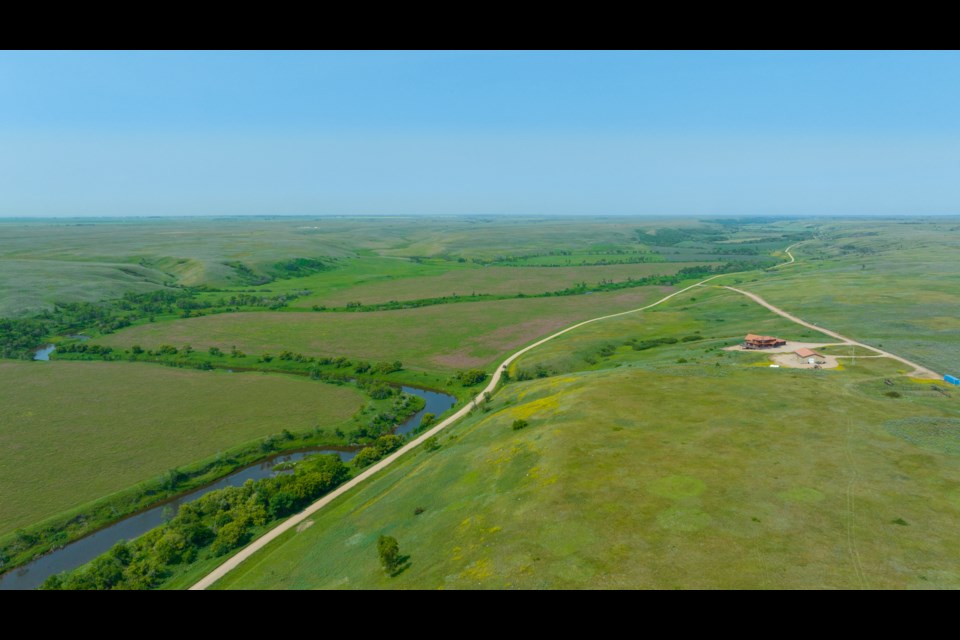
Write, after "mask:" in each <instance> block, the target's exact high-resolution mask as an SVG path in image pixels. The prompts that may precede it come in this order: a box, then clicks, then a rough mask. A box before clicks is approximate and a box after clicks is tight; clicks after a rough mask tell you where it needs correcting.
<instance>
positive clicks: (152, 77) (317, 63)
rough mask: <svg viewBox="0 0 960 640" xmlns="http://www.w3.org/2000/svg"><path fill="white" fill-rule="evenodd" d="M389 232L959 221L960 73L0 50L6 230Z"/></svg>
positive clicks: (518, 58)
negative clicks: (270, 226) (235, 225)
mask: <svg viewBox="0 0 960 640" xmlns="http://www.w3.org/2000/svg"><path fill="white" fill-rule="evenodd" d="M384 213H387V214H390V213H396V214H415V213H427V214H437V213H483V214H498V213H499V214H526V213H536V214H669V215H672V214H691V215H725V214H734V215H748V214H936V213H960V54H958V53H952V52H947V53H922V52H917V53H819V52H818V53H736V52H734V53H589V52H587V53H579V52H577V53H549V52H546V53H510V52H505V53H269V52H268V53H190V52H182V53H181V52H178V53H71V52H57V53H36V52H28V53H18V52H0V216H21V215H27V216H44V215H57V216H72V215H84V216H86V215H163V214H170V215H224V214H384Z"/></svg>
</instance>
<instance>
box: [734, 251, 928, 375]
mask: <svg viewBox="0 0 960 640" xmlns="http://www.w3.org/2000/svg"><path fill="white" fill-rule="evenodd" d="M791 257H792V256H791ZM724 289H730V290H731V291H736V292H737V293H742V294H743V295H745V296H747V297H748V298H750V299H751V300H753V301H754V302H756V303H757V304H759V305H762V306H764V307H766V308H767V309H769V310H770V311H773V312H774V313H776V314H777V315H781V316H783V317H784V318H786V319H787V320H791V321H792V322H796V323H797V324H800V325H803V326H804V327H807V328H808V329H813V330H814V331H819V332H820V333H824V334H826V335H828V336H830V337H832V338H836V339H837V340H842V341H843V342H846V343H848V344H855V345H857V346H860V347H864V348H866V349H871V350H873V351H876V352H877V353H879V354H880V355H883V356H886V357H888V358H893V359H894V360H897V361H899V362H902V363H903V364H905V365H907V366H909V367H913V371H911V372H910V375H911V376H913V377H915V378H935V379H937V380H941V379H943V376H942V375H940V374H939V373H937V372H935V371H933V370H932V369H928V368H926V367H924V366H921V365H919V364H917V363H916V362H911V361H910V360H907V359H906V358H901V357H900V356H898V355H896V354H893V353H890V352H889V351H884V350H883V349H880V348H877V347H874V346H871V345H869V344H864V343H862V342H857V341H856V340H854V339H852V338H848V337H846V336H842V335H840V334H839V333H837V332H836V331H830V330H829V329H824V328H823V327H819V326H817V325H815V324H812V323H810V322H807V321H806V320H801V319H800V318H798V317H797V316H795V315H793V314H790V313H787V312H786V311H784V310H783V309H781V308H780V307H775V306H773V305H772V304H770V303H769V302H767V301H766V300H764V299H763V298H761V297H760V296H758V295H757V294H755V293H750V292H749V291H744V290H743V289H737V288H735V287H727V286H725V287H724Z"/></svg>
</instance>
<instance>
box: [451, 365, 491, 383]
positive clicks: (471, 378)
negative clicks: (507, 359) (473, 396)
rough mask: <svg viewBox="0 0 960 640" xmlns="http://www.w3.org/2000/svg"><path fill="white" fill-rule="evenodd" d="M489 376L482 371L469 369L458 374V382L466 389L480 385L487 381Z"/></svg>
mask: <svg viewBox="0 0 960 640" xmlns="http://www.w3.org/2000/svg"><path fill="white" fill-rule="evenodd" d="M486 378H487V374H486V372H484V371H481V370H480V369H469V370H467V371H461V372H460V373H458V374H457V380H459V381H460V384H462V385H463V386H465V387H471V386H473V385H475V384H480V383H481V382H483V381H484V380H486Z"/></svg>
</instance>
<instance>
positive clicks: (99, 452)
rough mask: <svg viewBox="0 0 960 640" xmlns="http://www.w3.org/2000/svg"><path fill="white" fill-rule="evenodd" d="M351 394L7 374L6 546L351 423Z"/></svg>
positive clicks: (94, 371)
mask: <svg viewBox="0 0 960 640" xmlns="http://www.w3.org/2000/svg"><path fill="white" fill-rule="evenodd" d="M362 403H363V396H362V395H361V394H360V393H359V392H358V391H356V390H354V389H352V388H347V387H336V386H332V385H327V384H321V383H317V382H311V381H309V380H306V379H301V378H294V377H289V376H278V375H263V374H252V373H251V374H228V373H223V372H203V373H201V372H196V371H185V370H179V369H172V368H167V367H159V366H149V365H142V364H140V365H138V364H128V363H117V362H111V363H105V362H46V363H39V362H0V495H2V496H3V500H2V501H0V534H4V533H8V532H10V531H12V530H14V529H16V528H18V527H21V526H25V525H28V524H32V523H34V522H37V521H39V520H41V519H43V518H45V517H48V516H52V515H54V514H56V513H59V512H61V511H63V510H66V509H70V508H72V507H74V506H76V505H78V504H80V503H83V502H86V501H89V500H94V499H96V498H100V497H102V496H104V495H106V494H109V493H112V492H114V491H118V490H121V489H126V488H128V487H130V486H132V485H134V484H136V483H138V482H141V481H144V480H147V479H151V478H153V477H155V476H157V475H159V474H161V473H163V472H165V471H167V470H168V469H170V468H172V467H176V466H178V465H183V464H188V463H192V462H196V461H198V460H200V459H202V458H204V457H207V456H211V455H214V454H216V453H217V452H218V451H220V450H222V449H225V448H228V447H231V446H234V445H238V444H242V443H244V442H247V441H250V440H253V439H256V438H259V437H263V436H266V435H269V434H272V433H278V432H279V431H280V430H282V429H290V430H291V431H296V430H298V429H299V430H303V429H309V428H312V427H314V426H315V425H318V424H320V425H324V426H327V425H335V424H338V423H341V422H344V421H346V420H348V419H349V418H350V417H351V416H352V415H353V414H354V413H355V412H356V411H357V410H358V409H359V408H360V407H361V405H362Z"/></svg>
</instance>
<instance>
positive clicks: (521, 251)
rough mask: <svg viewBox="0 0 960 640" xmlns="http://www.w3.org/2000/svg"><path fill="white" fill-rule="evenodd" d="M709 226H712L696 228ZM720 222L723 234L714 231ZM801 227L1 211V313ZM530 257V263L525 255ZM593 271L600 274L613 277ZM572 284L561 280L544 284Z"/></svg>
mask: <svg viewBox="0 0 960 640" xmlns="http://www.w3.org/2000/svg"><path fill="white" fill-rule="evenodd" d="M664 229H686V230H688V232H689V233H690V234H692V235H689V238H692V239H689V238H688V239H686V240H684V241H683V242H680V243H678V244H675V245H671V246H666V247H658V246H656V245H655V244H651V243H650V242H649V240H650V239H651V238H654V237H655V234H654V235H648V232H657V231H658V230H660V231H661V232H663V230H664ZM704 229H705V230H707V231H709V233H701V232H700V231H698V230H704ZM717 230H720V231H722V232H723V233H722V235H717V233H715V232H717ZM798 232H803V228H802V227H801V226H799V225H798V223H797V222H796V221H790V220H783V221H767V222H763V223H750V222H745V223H743V225H742V228H741V226H732V225H729V224H727V225H724V224H718V223H709V224H705V223H703V222H700V221H697V220H695V219H686V220H684V219H681V220H677V219H673V220H669V219H653V218H636V219H631V218H544V217H529V218H523V217H521V218H511V219H503V218H489V217H438V218H404V217H384V218H372V217H369V218H363V217H361V218H350V217H342V218H316V217H284V218H280V217H276V218H269V217H258V218H247V219H243V218H215V219H210V218H155V219H151V218H148V219H102V220H83V221H78V220H54V221H48V220H2V221H0V274H3V276H0V292H2V293H3V294H4V295H3V296H0V317H11V316H23V315H27V314H29V313H31V312H35V311H37V310H40V309H44V308H50V307H51V305H52V303H54V302H77V301H92V300H98V299H108V298H117V297H120V296H122V295H123V294H124V293H127V292H139V291H143V290H145V289H147V288H149V287H162V286H205V287H215V288H220V289H226V290H228V291H229V290H237V289H245V290H249V289H250V288H251V287H253V288H254V289H259V290H262V289H268V290H271V291H289V290H294V289H296V290H303V289H309V290H311V291H313V294H314V296H315V297H316V299H317V300H323V299H324V297H325V296H327V295H330V294H334V295H341V294H344V293H345V291H346V290H347V289H349V288H350V287H352V286H355V285H357V284H360V283H363V282H368V281H376V280H377V279H380V278H405V277H412V276H425V275H438V276H439V275H442V274H444V273H447V272H450V271H458V270H460V269H465V268H468V267H471V266H474V267H475V266H477V264H487V263H493V264H551V265H558V264H559V265H570V264H571V262H570V259H571V256H572V255H576V256H577V262H575V263H573V264H579V263H581V262H586V263H588V264H604V263H614V262H619V261H623V260H624V259H627V258H630V257H631V256H635V255H636V254H637V253H638V252H640V253H641V254H643V255H644V256H645V257H646V258H649V259H650V260H651V261H664V260H671V261H680V262H703V261H710V262H718V261H722V260H723V259H724V258H725V257H735V258H737V259H756V260H758V261H760V262H761V263H762V262H763V260H764V257H763V255H759V256H744V255H734V256H725V255H723V251H724V249H723V248H722V247H726V246H731V245H729V244H726V243H728V242H731V241H735V240H737V239H738V238H743V239H746V240H756V239H757V238H758V237H760V238H768V239H769V246H770V247H774V246H780V245H785V244H787V242H786V238H787V237H788V236H789V234H796V233H798ZM674 235H676V234H674ZM664 237H665V236H664ZM684 237H687V236H684ZM721 242H722V243H724V244H721ZM755 248H758V249H759V250H760V252H761V254H763V253H766V252H767V249H768V247H767V245H756V247H755ZM558 253H562V254H564V255H560V256H558V257H557V258H556V260H553V259H547V258H544V256H551V255H554V254H558ZM581 253H582V254H583V255H582V256H581V255H580V254H581ZM296 258H307V259H321V260H323V261H325V263H326V264H327V265H329V266H331V267H336V268H335V269H331V270H330V271H331V272H330V273H327V272H321V273H319V274H314V276H316V277H311V276H307V277H305V278H295V279H293V280H288V281H285V280H274V278H277V277H279V276H282V275H283V269H282V268H281V267H279V265H280V264H281V263H283V262H284V261H289V260H292V259H296ZM646 258H645V259H646ZM531 260H532V261H534V262H525V261H531ZM537 261H539V262H537ZM503 273H504V275H506V274H507V272H503ZM616 273H618V272H617V271H615V272H614V274H616ZM300 275H305V274H300ZM596 275H598V278H597V279H601V278H605V277H608V276H607V275H605V274H604V275H599V274H596ZM468 277H471V278H478V280H476V281H471V282H468V283H465V287H466V285H469V287H470V288H471V289H473V288H474V287H475V286H480V285H484V284H487V280H486V279H485V277H484V276H482V275H472V276H468ZM531 277H532V276H531V275H530V274H526V275H524V274H521V273H515V274H513V275H512V276H511V278H515V279H519V280H520V281H521V284H519V287H520V288H517V287H514V286H509V287H507V290H510V291H511V293H516V292H517V291H522V290H524V289H523V287H526V286H531V287H533V286H534V285H532V284H524V282H527V281H528V280H529V279H530V278H531ZM557 277H560V276H559V274H553V275H552V276H551V275H545V281H547V282H545V284H548V282H549V280H550V279H551V278H557ZM612 277H617V276H616V275H614V276H612ZM566 279H569V278H565V280H566ZM584 279H587V280H588V281H589V278H584V277H577V278H576V279H575V280H574V281H581V280H584ZM265 281H269V282H267V285H266V286H261V287H259V288H258V287H256V285H257V283H262V282H265ZM437 284H439V285H441V286H443V285H444V284H446V283H445V282H439V283H437ZM569 284H570V283H569V282H561V283H560V285H559V286H548V287H546V288H545V289H543V290H556V289H558V288H563V287H566V286H568V285H569ZM414 286H416V285H414ZM535 286H539V284H537V285H535ZM428 287H429V285H428ZM464 291H466V288H464ZM439 295H443V293H441V294H439ZM311 304H313V302H311Z"/></svg>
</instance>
